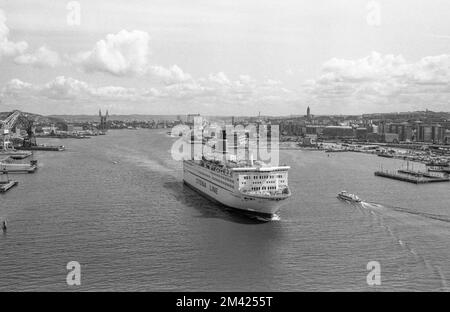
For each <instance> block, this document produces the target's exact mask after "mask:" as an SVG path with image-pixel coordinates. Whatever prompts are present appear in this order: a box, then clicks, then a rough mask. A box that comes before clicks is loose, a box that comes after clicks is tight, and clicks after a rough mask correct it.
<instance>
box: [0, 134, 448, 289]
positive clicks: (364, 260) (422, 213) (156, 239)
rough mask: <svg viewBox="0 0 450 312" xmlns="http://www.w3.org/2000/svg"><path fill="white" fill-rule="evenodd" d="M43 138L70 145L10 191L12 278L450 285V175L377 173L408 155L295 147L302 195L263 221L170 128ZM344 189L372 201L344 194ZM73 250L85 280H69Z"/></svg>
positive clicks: (4, 276)
mask: <svg viewBox="0 0 450 312" xmlns="http://www.w3.org/2000/svg"><path fill="white" fill-rule="evenodd" d="M38 140H40V141H39V142H40V143H51V144H58V145H61V144H62V145H65V146H66V148H67V150H66V151H64V152H35V155H34V158H35V159H37V160H38V163H39V170H38V171H37V172H36V173H34V174H22V175H19V174H17V175H10V177H11V178H14V179H15V180H18V181H19V185H18V187H15V188H13V189H12V190H10V191H9V192H8V193H5V194H0V218H2V219H3V218H7V220H8V225H9V226H8V231H7V233H5V234H0V291H8V290H18V291H31V290H40V291H53V290H57V291H66V290H67V291H71V290H82V291H92V290H100V291H110V290H119V291H175V290H179V291H202V290H203V291H211V290H214V291H317V290H320V291H372V290H373V291H402V290H410V291H416V290H429V291H448V290H449V289H450V284H449V283H450V261H449V259H450V192H449V191H450V183H436V184H425V185H414V184H410V183H406V182H400V181H395V180H390V179H386V178H381V177H376V176H374V171H375V170H377V169H379V168H380V167H381V166H383V168H384V169H396V168H399V167H401V166H402V165H404V164H403V162H402V161H400V160H394V159H386V158H381V157H376V156H373V155H367V154H360V153H333V154H330V156H327V154H326V153H324V152H318V151H300V150H283V151H281V155H280V158H281V162H282V163H286V164H288V165H290V166H291V170H290V172H289V185H290V188H291V190H292V192H293V196H292V197H291V199H289V200H288V201H287V202H286V204H285V205H284V206H283V207H282V210H281V212H280V219H279V220H278V221H273V222H259V221H257V220H253V219H250V218H248V217H245V216H242V215H240V214H236V213H234V212H232V211H228V210H226V209H223V208H222V207H220V206H218V205H217V204H215V203H212V202H210V201H209V200H208V199H205V198H203V197H201V196H200V195H199V194H198V193H196V192H194V191H192V190H191V189H189V188H187V187H186V186H184V185H183V183H182V164H181V163H179V162H177V161H175V160H173V159H172V157H171V154H170V148H171V146H172V144H173V142H174V141H175V140H176V139H174V138H170V137H169V136H167V135H166V131H163V130H161V129H160V130H144V129H142V130H115V131H109V132H108V135H106V136H99V137H93V138H91V139H87V140H81V139H80V140H77V139H66V140H59V139H48V140H42V139H38ZM343 189H345V190H347V191H350V192H352V193H356V194H358V195H359V196H360V197H361V198H362V199H363V200H364V202H363V203H362V204H359V205H356V204H349V203H346V202H343V201H340V200H338V199H337V198H336V194H337V193H338V192H339V191H341V190H343ZM69 261H78V262H79V263H80V264H81V286H77V287H73V286H72V287H70V286H68V285H67V283H66V275H67V273H68V270H67V268H66V265H67V263H68V262H69ZM370 261H378V262H379V264H380V269H381V275H380V276H381V285H378V286H369V285H368V283H367V275H368V274H369V272H370V270H368V269H367V264H368V262H370Z"/></svg>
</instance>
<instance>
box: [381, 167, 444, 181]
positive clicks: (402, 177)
mask: <svg viewBox="0 0 450 312" xmlns="http://www.w3.org/2000/svg"><path fill="white" fill-rule="evenodd" d="M402 171H403V173H402ZM405 171H410V170H398V171H397V172H389V171H375V175H376V176H379V177H384V178H390V179H394V180H399V181H404V182H409V183H415V184H425V183H433V182H449V181H450V178H447V177H436V176H432V175H429V174H426V173H425V174H426V176H425V175H424V173H419V172H414V173H415V174H411V173H405Z"/></svg>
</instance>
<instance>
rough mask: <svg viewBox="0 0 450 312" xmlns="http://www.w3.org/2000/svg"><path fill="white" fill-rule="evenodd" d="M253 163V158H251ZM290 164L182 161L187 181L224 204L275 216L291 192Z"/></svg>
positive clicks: (247, 211) (241, 209)
mask: <svg viewBox="0 0 450 312" xmlns="http://www.w3.org/2000/svg"><path fill="white" fill-rule="evenodd" d="M251 163H253V161H252V162H251ZM289 168H290V167H289V166H267V165H264V164H263V163H261V162H255V164H250V165H248V164H239V163H238V162H232V161H215V160H208V159H205V158H203V159H202V160H192V159H189V160H184V161H183V180H184V183H185V184H187V185H188V186H190V187H191V188H193V189H194V190H196V191H198V192H199V193H201V194H203V195H204V196H205V197H208V198H210V199H212V200H214V201H217V202H219V203H221V204H223V205H225V206H228V207H231V208H234V209H237V210H240V211H243V212H246V213H250V214H254V215H256V216H261V217H264V218H273V217H274V216H276V215H277V212H278V211H279V209H280V207H281V205H282V203H283V201H284V200H285V199H287V198H289V197H290V196H291V191H290V189H289V186H288V170H289Z"/></svg>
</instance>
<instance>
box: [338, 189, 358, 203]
mask: <svg viewBox="0 0 450 312" xmlns="http://www.w3.org/2000/svg"><path fill="white" fill-rule="evenodd" d="M337 197H338V198H340V199H343V200H346V201H349V202H354V203H359V202H361V199H360V198H359V197H358V196H356V195H355V194H351V193H349V192H347V191H342V192H339V194H338V196H337Z"/></svg>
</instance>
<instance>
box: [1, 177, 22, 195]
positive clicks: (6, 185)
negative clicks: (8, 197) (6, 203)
mask: <svg viewBox="0 0 450 312" xmlns="http://www.w3.org/2000/svg"><path fill="white" fill-rule="evenodd" d="M17 184H19V182H17V181H10V180H8V181H0V193H5V192H7V191H8V190H9V189H11V188H12V187H14V186H16V185H17Z"/></svg>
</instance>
